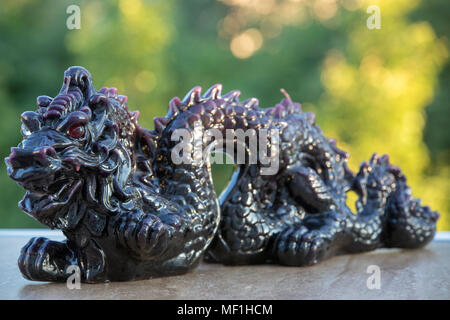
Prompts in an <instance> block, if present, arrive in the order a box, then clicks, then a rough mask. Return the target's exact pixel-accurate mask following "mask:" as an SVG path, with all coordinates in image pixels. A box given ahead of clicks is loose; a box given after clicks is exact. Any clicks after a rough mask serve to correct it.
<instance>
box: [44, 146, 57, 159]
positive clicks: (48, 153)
mask: <svg viewBox="0 0 450 320" xmlns="http://www.w3.org/2000/svg"><path fill="white" fill-rule="evenodd" d="M43 152H44V154H45V155H46V156H48V157H52V158H56V156H57V153H56V150H55V149H54V148H53V147H45V148H43Z"/></svg>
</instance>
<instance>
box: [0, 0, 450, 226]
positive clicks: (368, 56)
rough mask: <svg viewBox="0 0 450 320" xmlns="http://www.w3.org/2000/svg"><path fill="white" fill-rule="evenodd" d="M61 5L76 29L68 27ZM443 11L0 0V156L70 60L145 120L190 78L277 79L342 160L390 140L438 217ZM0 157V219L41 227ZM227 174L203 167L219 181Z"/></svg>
mask: <svg viewBox="0 0 450 320" xmlns="http://www.w3.org/2000/svg"><path fill="white" fill-rule="evenodd" d="M71 4H76V5H79V6H80V8H81V29H79V30H68V28H67V27H66V19H67V18H68V16H69V15H68V14H67V13H66V9H67V7H68V6H69V5H71ZM369 5H378V6H379V8H380V11H381V29H375V30H369V29H368V28H367V26H366V20H367V18H368V17H369V14H368V13H366V9H367V7H368V6H369ZM449 13H450V3H449V2H448V1H447V0H428V1H422V2H420V1H419V0H396V1H389V0H379V1H378V0H370V1H366V0H278V1H277V0H222V1H202V0H190V1H181V0H179V1H174V0H153V1H145V0H121V1H96V0H89V1H87V0H86V1H80V0H78V1H77V0H72V1H67V0H60V1H49V0H41V1H32V0H15V1H6V2H2V5H1V6H0V103H1V107H0V108H1V111H2V113H1V117H0V156H1V157H6V156H7V155H8V153H9V148H10V147H11V146H14V145H17V143H18V142H19V141H20V139H21V137H20V135H19V115H20V114H21V113H22V112H23V111H25V110H29V109H34V108H35V106H34V101H35V98H36V97H37V96H38V95H43V94H47V95H50V96H54V95H55V94H56V93H57V92H58V90H59V88H60V85H61V81H62V74H63V71H64V70H65V69H66V68H67V67H68V66H70V65H82V66H84V67H86V68H87V69H88V70H90V71H91V73H92V74H93V78H94V83H95V85H96V87H97V88H100V87H102V86H110V87H111V86H113V87H117V88H118V89H119V92H120V93H122V94H126V95H128V97H129V106H130V107H131V108H132V109H139V110H140V111H141V118H140V123H141V124H142V125H144V126H146V127H149V128H151V127H153V122H152V118H153V117H154V116H161V115H164V114H165V111H166V106H167V102H168V101H169V99H170V98H171V97H173V96H181V97H182V96H184V94H185V93H186V92H187V91H188V90H189V89H190V88H192V87H193V86H195V85H201V86H203V87H204V88H205V87H206V88H207V87H209V86H210V85H212V84H214V83H217V82H220V83H222V84H223V85H224V89H225V90H226V91H228V90H232V89H240V90H241V91H242V93H243V94H242V96H243V97H244V98H249V97H253V96H254V97H258V98H259V100H260V103H261V105H262V106H272V105H274V104H275V103H277V102H278V101H280V100H281V98H282V96H281V94H280V92H279V88H285V89H286V90H287V91H288V92H290V94H291V96H292V97H293V99H294V100H297V101H300V102H302V103H303V108H304V109H305V110H307V111H313V112H315V113H316V114H317V123H318V124H319V125H320V126H321V127H322V128H323V130H324V132H325V134H326V135H327V136H329V137H334V138H337V140H338V145H339V146H340V147H341V148H343V149H344V150H347V151H349V152H350V154H351V158H350V166H351V168H352V169H353V170H357V168H358V164H359V163H360V162H361V161H364V160H367V159H369V158H370V156H371V154H372V153H373V152H375V151H376V152H378V153H381V154H382V153H389V154H390V155H391V160H392V162H393V163H395V164H397V165H399V166H400V167H402V169H403V171H404V172H405V173H406V175H407V176H408V177H409V181H410V184H411V186H412V187H413V193H414V195H416V196H419V197H421V198H423V200H424V202H425V203H427V204H429V205H430V206H431V207H432V208H433V209H435V210H438V211H439V212H440V213H441V216H442V218H441V219H440V222H439V229H440V230H449V229H450V217H449V208H450V200H449V196H448V194H449V168H450V164H449V159H450V141H449V139H450V137H449V134H448V132H449V131H448V126H449V123H448V122H449V121H448V120H449V119H450V109H449V90H448V89H449V81H450V70H449V59H448V48H449V44H448V32H449V26H450V25H449V22H448V16H449ZM244 56H245V57H244ZM0 169H1V174H0V188H1V192H0V203H1V206H0V227H14V228H17V227H40V225H39V224H38V223H37V222H35V221H34V220H32V219H31V218H30V217H28V216H26V215H25V214H23V213H21V212H20V211H19V210H18V208H17V202H18V201H19V200H20V198H21V197H22V195H23V191H22V190H21V189H20V188H19V187H17V186H16V185H15V184H14V183H13V182H12V181H10V179H9V178H7V175H6V172H5V165H4V164H1V167H0ZM228 175H229V168H224V167H219V168H215V172H214V179H215V182H216V183H217V188H218V189H219V190H220V189H221V188H222V187H223V186H224V184H225V183H226V179H227V176H228ZM352 200H354V199H352Z"/></svg>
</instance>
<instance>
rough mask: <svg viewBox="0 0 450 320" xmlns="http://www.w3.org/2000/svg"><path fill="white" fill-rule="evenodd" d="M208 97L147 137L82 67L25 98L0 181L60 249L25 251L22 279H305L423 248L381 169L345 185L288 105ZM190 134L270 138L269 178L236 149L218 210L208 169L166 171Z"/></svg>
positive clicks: (423, 236) (41, 242)
mask: <svg viewBox="0 0 450 320" xmlns="http://www.w3.org/2000/svg"><path fill="white" fill-rule="evenodd" d="M220 91H221V86H220V85H215V86H213V87H211V88H210V89H209V90H208V91H207V92H206V93H205V95H203V96H201V95H200V88H199V87H196V88H194V89H192V90H191V91H190V92H189V93H188V94H187V95H186V98H185V99H184V100H183V101H180V99H178V98H173V99H172V100H171V102H170V103H169V110H168V114H167V115H166V117H164V118H155V130H146V129H144V128H142V127H140V126H139V125H138V124H137V117H138V113H137V112H134V113H131V112H129V111H128V108H127V98H126V97H125V96H120V95H117V90H116V89H114V88H111V89H109V88H103V89H101V90H100V91H96V90H95V88H94V87H93V85H92V80H91V75H90V74H89V72H88V71H87V70H85V69H84V68H81V67H71V68H69V69H68V70H67V71H66V72H65V74H64V83H63V86H62V88H61V91H60V93H59V94H58V96H56V97H55V98H50V97H47V96H40V97H38V99H37V104H38V110H37V111H36V112H25V113H24V114H23V115H22V123H23V125H22V134H23V136H24V140H23V141H22V142H21V143H20V144H19V146H18V147H17V148H12V151H11V155H10V156H9V157H8V158H7V159H6V164H7V169H8V174H9V176H10V177H11V178H12V179H14V180H15V181H16V182H18V183H19V184H20V185H21V186H22V187H23V188H24V189H26V190H27V193H26V195H25V197H24V198H23V200H22V201H21V202H20V204H19V206H20V208H21V209H22V210H23V211H25V212H26V213H28V214H29V215H31V216H32V217H34V218H35V219H37V220H38V221H39V222H41V223H43V224H45V225H47V226H49V227H50V228H57V229H61V230H62V231H63V232H64V234H65V235H66V237H67V241H64V242H56V241H52V240H49V239H46V238H33V239H31V240H30V241H29V242H28V244H26V245H25V247H24V248H23V249H22V252H21V255H20V258H19V268H20V270H21V272H22V274H23V275H24V277H25V278H27V279H30V280H38V281H64V280H66V279H67V278H68V276H69V274H68V273H67V272H66V270H67V268H68V267H69V266H70V265H77V266H78V267H79V268H80V270H81V277H82V280H83V281H85V282H104V281H108V280H112V281H117V280H133V279H145V278H150V277H154V276H164V275H173V274H180V273H183V272H186V271H188V270H189V269H191V268H193V267H195V266H196V265H197V264H198V263H199V261H200V260H201V258H202V256H203V254H204V253H205V252H206V259H207V260H208V261H216V262H222V263H226V264H251V263H269V262H273V263H281V264H285V265H293V266H305V265H311V264H315V263H317V262H320V261H321V260H323V259H325V258H326V257H330V256H332V255H336V254H341V253H352V252H363V251H368V250H373V249H376V248H380V247H401V248H416V247H421V246H424V245H425V244H427V243H428V242H429V241H430V240H431V239H432V238H433V236H434V234H435V229H436V221H437V219H438V216H439V215H438V214H437V213H436V212H433V211H431V210H430V209H429V208H428V207H423V206H421V204H420V200H419V199H416V198H413V197H412V196H411V190H410V188H409V187H408V186H407V184H406V178H405V176H404V175H403V174H402V173H401V172H400V169H399V168H398V167H395V166H393V165H391V164H389V160H388V157H387V156H382V157H378V156H377V155H374V156H373V157H372V159H371V160H370V162H364V163H363V164H362V165H361V168H360V170H359V172H358V173H357V174H356V175H354V174H353V173H352V172H351V171H350V170H349V169H348V168H347V160H346V159H347V154H346V153H345V152H343V151H341V150H339V149H338V148H337V147H336V143H335V141H334V140H332V139H328V138H326V137H324V135H323V133H322V131H321V130H320V129H319V128H318V127H317V126H316V125H315V124H314V115H313V114H311V113H303V112H302V111H301V109H300V105H299V104H297V103H293V102H292V101H291V100H290V98H289V96H288V95H287V94H286V98H285V99H283V100H282V101H281V103H280V104H278V105H277V106H276V107H274V108H270V109H260V108H259V107H258V101H257V99H254V98H253V99H249V100H246V101H244V102H240V101H239V100H238V97H239V93H240V92H239V91H232V92H230V93H228V94H226V95H224V96H221V92H220ZM199 124H200V126H201V129H204V130H206V129H211V128H216V129H218V131H219V132H221V133H225V130H226V129H244V130H248V129H254V130H255V132H256V135H258V136H260V135H261V132H263V131H264V130H266V129H277V130H278V131H279V132H280V144H279V153H277V155H278V156H279V170H277V172H276V173H275V174H272V175H264V174H262V170H264V169H265V168H266V167H267V164H265V163H262V160H261V159H262V155H261V154H260V153H257V156H256V159H257V162H256V163H250V161H248V159H249V157H250V156H251V155H252V154H251V153H252V152H253V151H252V150H250V149H249V148H246V149H245V150H246V152H247V153H246V157H245V161H244V163H243V164H241V165H239V170H237V171H236V172H235V174H234V176H233V177H232V179H231V182H230V184H229V186H228V188H227V189H226V190H225V192H224V193H223V195H222V196H221V198H220V202H219V199H218V197H217V196H216V194H215V192H214V188H213V183H212V177H211V171H210V166H209V162H208V160H205V159H200V161H199V162H195V163H194V162H192V163H180V164H175V163H174V162H173V161H172V157H171V152H172V150H174V147H175V146H176V145H177V143H179V142H178V141H172V140H173V139H172V134H173V133H174V132H175V131H176V130H177V129H187V130H188V131H189V132H191V131H193V130H194V127H195V125H197V126H198V125H199ZM224 136H225V134H224ZM192 139H193V140H194V139H195V135H192ZM245 141H247V140H245ZM245 141H244V144H245V143H248V142H245ZM192 142H194V141H192ZM201 142H202V140H201ZM241 142H242V141H241ZM202 143H204V142H202ZM232 143H235V144H237V143H238V142H237V141H232ZM267 144H268V145H269V146H270V145H271V140H270V139H269V140H267ZM204 147H206V145H205V146H204ZM246 147H248V145H246ZM192 152H194V151H192ZM253 155H254V154H253ZM231 156H232V157H234V158H236V155H234V154H232V155H231ZM349 190H353V191H355V192H356V193H357V194H358V195H359V199H358V200H357V203H356V206H357V210H358V212H357V214H356V215H355V214H353V213H352V212H351V211H350V209H349V208H348V207H347V206H346V203H345V201H346V192H348V191H349Z"/></svg>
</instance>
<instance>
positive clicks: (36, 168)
mask: <svg viewBox="0 0 450 320" xmlns="http://www.w3.org/2000/svg"><path fill="white" fill-rule="evenodd" d="M56 158H57V153H56V150H55V149H54V148H53V147H50V146H45V147H42V148H40V149H37V150H30V149H22V148H11V154H10V155H9V157H7V158H6V159H5V162H6V166H7V170H8V174H9V176H10V177H11V178H12V179H13V180H16V181H17V182H23V181H26V180H31V179H32V180H34V179H39V178H41V177H42V176H45V175H48V174H49V173H50V172H51V168H50V167H51V164H52V160H55V159H56Z"/></svg>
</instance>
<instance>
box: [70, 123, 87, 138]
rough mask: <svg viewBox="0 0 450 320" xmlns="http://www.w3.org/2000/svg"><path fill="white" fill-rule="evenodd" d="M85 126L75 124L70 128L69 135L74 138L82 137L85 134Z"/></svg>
mask: <svg viewBox="0 0 450 320" xmlns="http://www.w3.org/2000/svg"><path fill="white" fill-rule="evenodd" d="M84 133H85V128H84V125H82V124H74V125H73V126H71V127H70V128H69V135H70V136H71V137H72V138H75V139H80V138H82V137H83V136H84Z"/></svg>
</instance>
